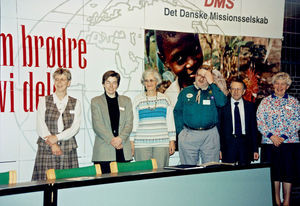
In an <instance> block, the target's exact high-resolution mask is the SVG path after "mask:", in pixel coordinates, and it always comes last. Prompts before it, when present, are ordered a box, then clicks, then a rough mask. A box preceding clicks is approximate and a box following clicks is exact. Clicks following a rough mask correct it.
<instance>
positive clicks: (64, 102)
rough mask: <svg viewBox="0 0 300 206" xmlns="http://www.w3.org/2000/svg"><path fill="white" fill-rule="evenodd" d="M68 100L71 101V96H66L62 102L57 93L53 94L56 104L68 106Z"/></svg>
mask: <svg viewBox="0 0 300 206" xmlns="http://www.w3.org/2000/svg"><path fill="white" fill-rule="evenodd" d="M68 99H69V95H66V96H65V97H64V98H63V99H62V100H60V99H59V98H58V97H57V95H56V94H55V93H54V94H53V102H54V104H57V103H60V104H65V105H66V104H67V103H68Z"/></svg>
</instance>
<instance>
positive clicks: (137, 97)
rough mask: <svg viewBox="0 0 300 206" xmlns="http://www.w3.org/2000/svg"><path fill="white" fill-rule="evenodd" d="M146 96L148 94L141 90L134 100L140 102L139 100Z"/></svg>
mask: <svg viewBox="0 0 300 206" xmlns="http://www.w3.org/2000/svg"><path fill="white" fill-rule="evenodd" d="M145 98H146V95H145V92H141V93H139V94H138V95H136V96H135V97H134V99H133V101H134V102H138V101H141V100H143V99H145Z"/></svg>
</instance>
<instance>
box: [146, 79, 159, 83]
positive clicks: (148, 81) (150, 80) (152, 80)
mask: <svg viewBox="0 0 300 206" xmlns="http://www.w3.org/2000/svg"><path fill="white" fill-rule="evenodd" d="M153 82H156V79H144V83H153Z"/></svg>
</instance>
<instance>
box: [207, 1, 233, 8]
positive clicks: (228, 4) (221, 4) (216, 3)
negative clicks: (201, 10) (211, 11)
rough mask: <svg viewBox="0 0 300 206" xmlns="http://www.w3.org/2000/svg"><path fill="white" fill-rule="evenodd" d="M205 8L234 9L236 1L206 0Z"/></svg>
mask: <svg viewBox="0 0 300 206" xmlns="http://www.w3.org/2000/svg"><path fill="white" fill-rule="evenodd" d="M204 6H205V7H214V8H223V9H224V8H227V9H232V8H233V7H234V0H204Z"/></svg>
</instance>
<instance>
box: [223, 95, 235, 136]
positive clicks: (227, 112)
mask: <svg viewBox="0 0 300 206" xmlns="http://www.w3.org/2000/svg"><path fill="white" fill-rule="evenodd" d="M227 102H228V103H227V106H226V107H225V109H226V112H225V114H230V115H227V116H228V119H227V120H225V121H228V123H227V125H229V126H230V131H231V132H232V131H233V126H232V115H234V114H233V113H232V112H231V98H230V99H229V101H227Z"/></svg>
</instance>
